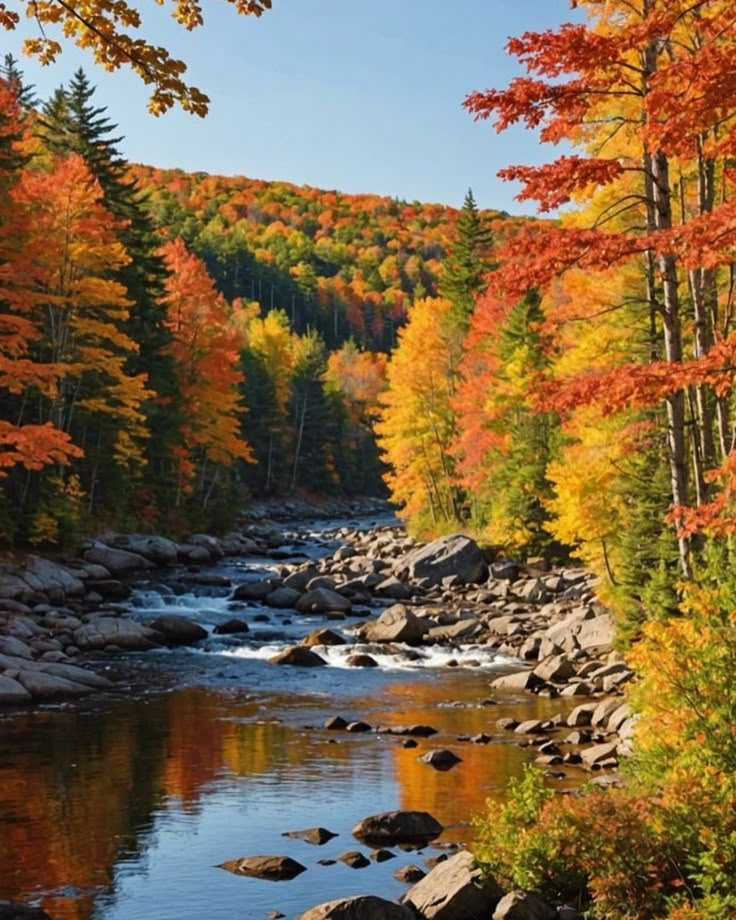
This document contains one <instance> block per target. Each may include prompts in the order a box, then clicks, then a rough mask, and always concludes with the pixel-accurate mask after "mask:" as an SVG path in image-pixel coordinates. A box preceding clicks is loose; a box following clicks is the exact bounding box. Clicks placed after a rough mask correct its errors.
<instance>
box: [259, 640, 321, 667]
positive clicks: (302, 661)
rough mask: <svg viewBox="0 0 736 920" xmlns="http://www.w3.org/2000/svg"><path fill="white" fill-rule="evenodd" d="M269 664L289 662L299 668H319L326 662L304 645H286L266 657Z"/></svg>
mask: <svg viewBox="0 0 736 920" xmlns="http://www.w3.org/2000/svg"><path fill="white" fill-rule="evenodd" d="M268 663H269V664H290V665H292V666H294V667H299V668H319V667H322V666H323V665H326V664H327V662H326V661H325V660H324V658H321V657H320V656H319V655H318V654H317V653H316V652H313V651H311V650H310V649H308V648H306V646H304V645H287V646H286V648H284V649H282V650H281V651H280V652H278V654H276V655H273V656H272V657H271V658H269V659H268Z"/></svg>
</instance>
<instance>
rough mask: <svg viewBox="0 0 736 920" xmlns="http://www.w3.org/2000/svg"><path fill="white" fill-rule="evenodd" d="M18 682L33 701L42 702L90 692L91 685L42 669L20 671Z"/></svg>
mask: <svg viewBox="0 0 736 920" xmlns="http://www.w3.org/2000/svg"><path fill="white" fill-rule="evenodd" d="M18 683H20V684H22V685H23V686H24V687H25V689H26V690H27V691H28V692H29V693H30V694H31V696H32V697H33V699H34V700H35V701H38V702H44V703H45V702H47V701H51V700H66V699H70V698H73V697H77V696H86V695H87V694H88V693H92V687H90V686H89V685H88V684H80V683H77V681H73V680H67V679H66V678H64V677H56V676H55V675H53V674H44V673H43V672H42V671H21V672H20V674H19V675H18Z"/></svg>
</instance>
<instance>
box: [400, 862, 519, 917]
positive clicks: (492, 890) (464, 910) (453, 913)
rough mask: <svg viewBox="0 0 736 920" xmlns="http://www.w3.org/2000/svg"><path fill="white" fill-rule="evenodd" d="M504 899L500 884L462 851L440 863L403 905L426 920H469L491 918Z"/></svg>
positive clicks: (411, 890)
mask: <svg viewBox="0 0 736 920" xmlns="http://www.w3.org/2000/svg"><path fill="white" fill-rule="evenodd" d="M502 896H503V891H502V890H501V888H500V887H499V885H498V884H497V882H496V881H495V880H494V879H493V878H490V877H484V876H483V874H482V872H481V870H480V869H479V868H478V866H476V864H475V860H474V859H473V854H472V853H470V852H468V851H467V850H461V851H460V852H459V853H456V854H455V855H454V856H451V857H450V858H449V859H447V860H445V861H444V862H441V863H438V864H437V865H436V866H435V867H434V869H432V871H431V872H429V873H428V874H427V875H426V876H425V877H424V878H423V879H422V880H421V881H420V882H418V883H417V884H416V885H415V886H414V887H413V888H412V889H410V891H408V892H407V894H406V895H405V896H404V898H403V901H404V903H405V904H408V905H409V906H410V907H412V908H414V910H416V911H417V912H418V913H419V914H420V915H421V916H422V917H423V918H426V920H467V918H469V917H489V916H490V914H491V911H492V910H493V908H494V907H495V906H496V904H497V903H498V901H499V900H500V899H501V897H502Z"/></svg>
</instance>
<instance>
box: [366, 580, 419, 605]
mask: <svg viewBox="0 0 736 920" xmlns="http://www.w3.org/2000/svg"><path fill="white" fill-rule="evenodd" d="M373 590H374V592H375V593H376V594H377V595H378V596H379V597H390V598H392V599H393V600H395V601H405V600H407V598H409V597H411V596H412V594H413V591H412V589H411V588H410V587H409V586H408V585H405V584H404V582H403V581H400V580H399V579H398V578H396V576H395V575H391V576H390V577H389V578H384V579H383V581H379V582H378V584H377V585H376V586H375V587H374V589H373Z"/></svg>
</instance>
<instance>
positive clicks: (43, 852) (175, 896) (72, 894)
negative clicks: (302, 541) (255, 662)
mask: <svg viewBox="0 0 736 920" xmlns="http://www.w3.org/2000/svg"><path fill="white" fill-rule="evenodd" d="M485 692H487V683H486V682H485V681H483V680H481V679H480V678H479V679H477V680H475V681H474V680H473V679H468V677H467V675H459V674H458V675H454V674H445V675H441V676H437V675H435V677H434V678H432V679H428V678H425V679H422V680H413V681H398V682H392V683H389V684H385V685H384V687H383V688H382V690H381V692H380V693H379V694H377V695H376V696H375V697H374V698H373V699H372V700H371V704H370V706H369V705H367V704H366V703H365V701H363V702H362V704H361V702H360V701H356V700H353V701H352V702H351V703H345V698H343V699H342V705H343V706H344V707H345V708H346V711H345V712H344V714H345V715H346V716H352V717H355V716H358V715H360V716H362V717H363V718H367V719H368V720H369V721H371V722H373V724H376V723H378V722H382V723H393V724H402V723H403V724H410V723H414V722H429V723H430V724H432V725H434V726H436V727H437V728H438V729H439V730H440V734H439V735H438V736H435V737H434V738H431V739H420V740H419V747H417V748H416V749H412V750H407V749H404V748H403V747H402V746H401V741H402V739H400V738H398V737H396V736H391V735H385V736H381V735H375V734H370V735H360V736H357V735H348V734H344V733H340V734H339V735H336V734H334V733H330V732H326V731H325V730H323V729H319V728H318V729H307V728H304V727H303V722H304V719H305V714H306V715H307V717H308V718H310V721H313V723H314V724H315V725H320V724H321V722H322V721H323V720H324V718H325V717H326V716H327V715H330V714H333V712H334V710H333V709H332V708H331V704H330V700H329V699H319V698H314V699H311V700H309V701H308V705H307V704H305V701H304V700H303V699H301V700H299V699H297V698H296V697H294V696H293V695H292V696H288V697H284V696H277V695H272V696H271V697H269V698H268V699H267V702H266V703H264V699H265V698H260V699H252V698H245V697H244V698H241V699H238V698H237V697H233V696H232V695H224V694H223V693H220V692H217V691H213V690H207V689H203V688H188V689H184V690H178V691H175V692H172V693H168V694H164V695H162V696H160V697H157V698H148V699H146V700H144V701H132V700H131V701H117V702H111V703H108V704H107V705H106V706H105V707H104V708H97V709H91V710H88V711H64V710H55V711H45V712H36V713H33V714H25V715H22V716H19V717H17V718H14V719H9V720H7V721H6V722H5V723H4V724H2V726H1V728H2V736H1V737H2V746H1V747H0V830H1V834H0V898H17V899H20V900H35V901H38V902H39V903H41V905H42V906H43V907H44V908H45V909H46V910H47V911H48V912H49V913H50V914H51V916H52V917H54V918H57V920H90V918H92V917H94V918H96V920H102V918H104V920H134V918H139V917H143V916H145V917H147V918H157V917H160V918H162V920H163V918H168V920H170V918H171V917H173V916H176V917H178V918H180V920H188V918H191V920H194V918H200V917H202V916H205V915H206V916H212V917H215V916H222V917H223V918H224V917H231V916H232V917H235V916H238V917H242V916H244V914H243V912H242V903H243V898H244V897H246V896H247V899H248V904H249V908H250V909H252V910H253V911H254V913H253V914H252V915H253V916H263V913H264V911H265V910H267V909H271V908H274V907H275V906H278V907H279V908H280V909H281V910H285V909H286V907H289V908H293V909H294V910H295V911H298V910H303V909H305V908H306V907H308V906H310V904H313V903H316V901H317V900H319V899H320V898H321V897H322V896H324V898H327V897H332V896H337V895H339V894H341V893H349V892H350V891H351V890H354V886H355V884H356V881H359V882H360V884H361V885H362V886H363V887H369V886H370V885H375V886H377V887H378V888H380V890H382V891H384V892H386V893H387V896H394V895H398V894H399V893H400V892H401V891H402V890H403V888H402V886H400V885H399V884H398V883H397V882H395V881H394V880H393V879H392V877H391V872H392V871H393V870H394V869H395V868H396V862H394V864H393V865H391V866H390V867H388V868H387V867H379V866H372V867H371V868H370V869H367V870H361V871H363V872H364V873H365V874H364V875H361V876H360V878H359V880H358V879H356V877H355V875H354V873H353V870H349V869H346V867H336V868H334V871H332V870H331V871H330V872H328V871H327V870H326V869H323V868H322V867H319V866H316V859H317V858H318V857H319V856H323V855H334V854H336V853H338V852H340V851H342V850H345V849H349V848H351V847H354V846H355V841H353V840H352V838H351V837H350V827H351V826H352V825H353V824H354V823H355V822H356V821H357V820H359V819H360V818H362V817H363V816H364V815H365V814H368V813H371V812H374V811H377V810H384V809H390V808H397V807H402V808H421V809H426V810H429V811H431V812H432V813H433V814H435V815H436V817H438V818H439V820H440V821H442V823H444V824H446V825H448V831H447V836H449V837H450V838H452V839H458V838H461V839H467V837H468V834H469V831H468V828H467V826H466V822H467V820H468V817H469V815H471V814H472V813H473V812H476V811H478V810H480V809H481V808H482V807H483V803H484V801H485V799H486V798H487V797H488V795H489V794H497V793H498V792H499V791H500V790H501V789H502V788H503V786H504V785H505V783H506V781H507V780H508V778H509V777H510V776H512V775H515V774H516V773H518V772H519V771H520V769H521V765H522V763H523V762H524V760H525V759H527V754H526V753H525V752H524V751H522V750H521V749H519V748H518V747H517V746H515V745H513V744H509V743H508V739H504V740H503V743H501V741H500V739H499V742H498V743H495V742H494V743H491V744H489V745H486V746H483V745H474V744H470V743H468V742H462V741H458V740H457V735H458V734H460V733H466V734H474V733H476V732H481V731H486V732H488V733H491V734H492V733H494V732H495V720H496V719H497V718H498V717H499V716H501V715H506V714H508V713H509V712H510V710H509V709H507V708H506V707H504V706H490V705H484V704H483V702H482V700H483V695H484V693H485ZM525 705H527V706H528V711H529V715H530V717H531V716H534V715H537V714H539V715H549V713H550V704H549V703H544V702H543V701H533V702H530V703H526V704H525ZM351 706H352V707H355V708H354V709H353V710H352V711H347V709H350V708H351ZM358 707H359V708H358ZM518 709H519V707H518V705H515V706H514V710H515V711H516V712H518ZM434 746H443V747H451V748H452V749H453V750H455V751H456V752H457V753H458V754H459V756H461V757H462V758H463V762H462V763H461V764H459V765H458V766H457V767H456V768H455V769H454V770H452V771H449V772H447V773H438V772H437V771H435V770H433V769H432V768H431V767H428V766H427V765H425V764H423V763H421V762H419V760H418V759H417V758H418V755H420V754H421V753H422V752H423V751H424V750H427V749H429V748H430V747H434ZM314 824H325V825H327V826H330V827H331V829H333V830H335V831H337V832H338V833H339V834H340V835H341V836H340V838H337V839H336V842H335V843H334V846H332V849H331V848H330V847H331V845H327V846H326V847H325V848H321V849H320V851H319V852H314V851H310V852H306V853H305V850H309V847H308V846H307V845H305V844H304V843H303V842H302V841H290V840H286V839H284V838H282V837H281V833H282V832H283V831H286V830H290V829H294V828H298V827H306V826H310V825H314ZM333 849H334V854H333V853H332V850H333ZM259 852H260V853H264V852H279V853H285V854H287V855H293V856H294V857H295V858H298V859H300V861H302V862H304V861H305V858H307V859H311V862H310V863H309V866H310V868H311V869H312V871H310V872H308V873H305V874H304V876H303V877H300V879H301V880H300V879H297V880H295V881H293V882H290V883H289V884H288V887H284V888H279V890H278V899H277V901H275V900H274V898H275V895H274V889H273V888H272V887H270V883H263V882H256V881H255V880H247V881H244V880H243V879H234V878H230V879H228V878H225V876H226V875H227V874H226V873H223V872H221V871H220V870H215V869H214V868H213V867H214V866H216V864H217V863H218V862H222V861H224V860H226V859H232V858H235V857H239V856H242V855H247V854H248V853H259ZM305 864H306V863H305ZM371 879H372V881H371ZM244 885H247V886H248V887H247V888H246V887H244ZM213 886H214V887H213ZM263 886H265V887H263ZM351 886H352V888H351ZM214 890H216V891H217V898H218V907H217V911H215V912H213V910H212V909H211V903H210V905H209V907H208V900H207V899H211V896H212V892H213V891H214ZM392 892H393V894H392ZM238 907H240V909H238ZM203 911H204V913H203ZM246 916H250V914H246Z"/></svg>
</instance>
